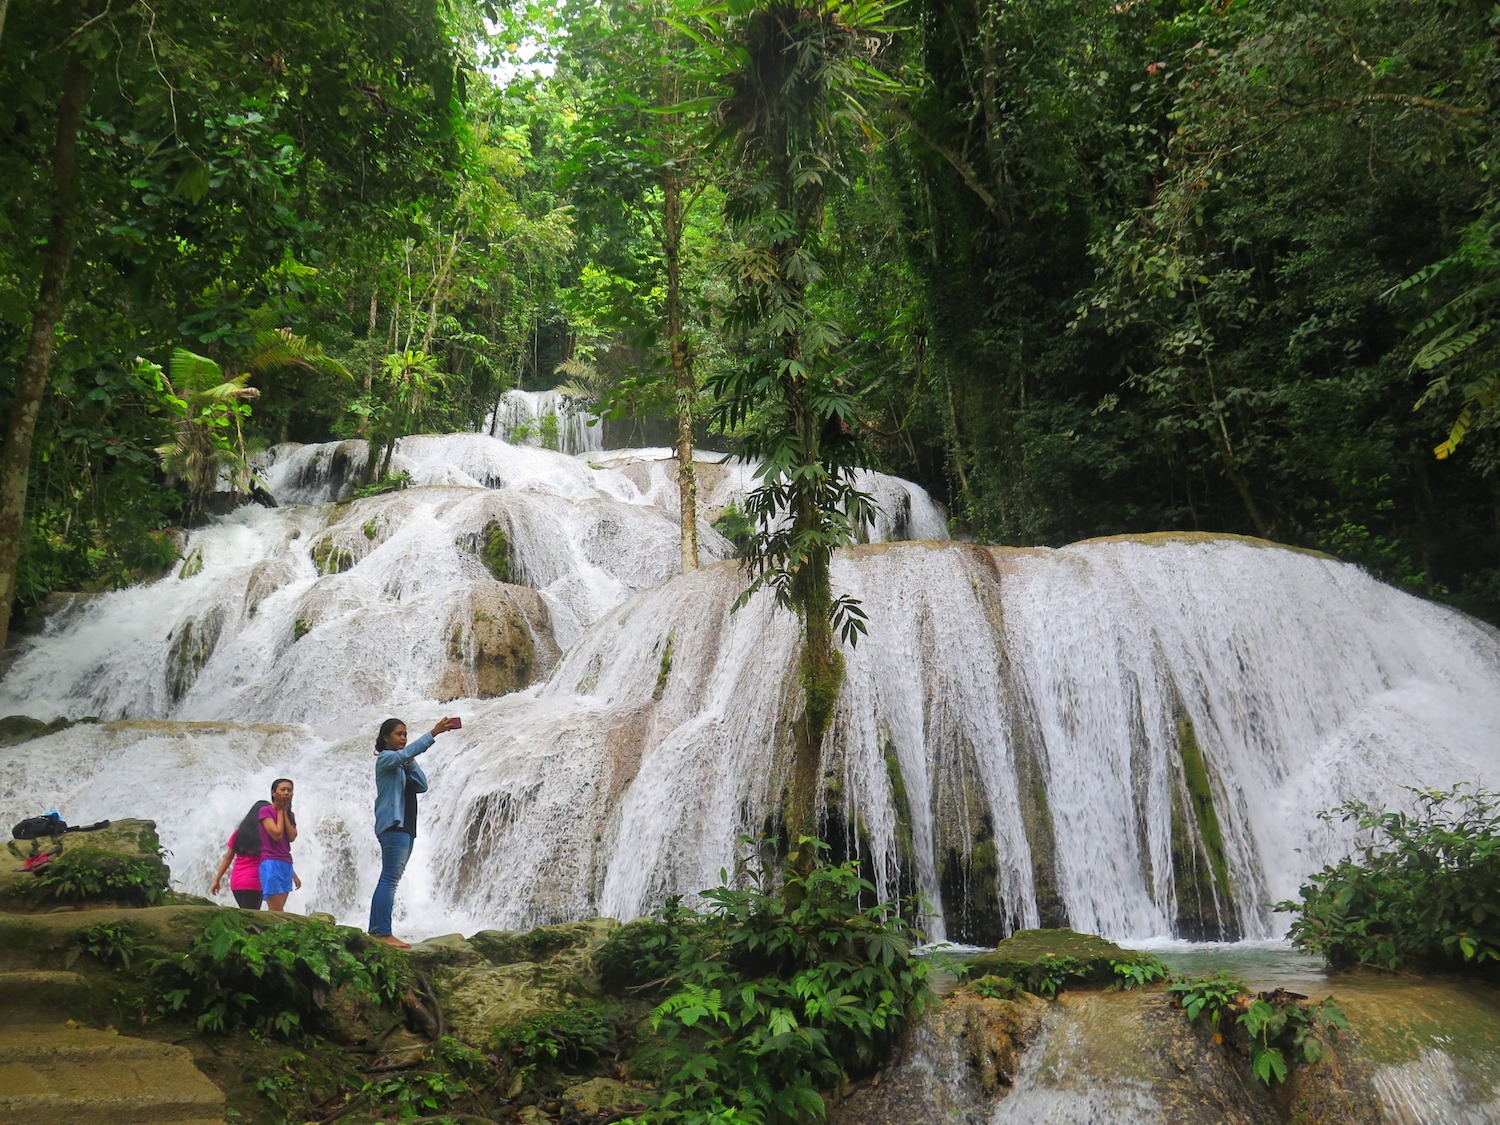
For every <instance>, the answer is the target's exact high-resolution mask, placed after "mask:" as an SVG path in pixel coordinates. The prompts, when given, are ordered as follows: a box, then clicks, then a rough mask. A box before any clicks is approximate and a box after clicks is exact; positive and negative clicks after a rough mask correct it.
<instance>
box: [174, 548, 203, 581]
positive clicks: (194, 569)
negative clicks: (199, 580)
mask: <svg viewBox="0 0 1500 1125" xmlns="http://www.w3.org/2000/svg"><path fill="white" fill-rule="evenodd" d="M202 573H203V548H202V547H194V548H193V549H192V551H190V552H189V553H188V556H187V558H185V559H183V560H182V569H181V570H179V571H178V572H177V577H178V578H192V577H194V576H196V575H199V574H202Z"/></svg>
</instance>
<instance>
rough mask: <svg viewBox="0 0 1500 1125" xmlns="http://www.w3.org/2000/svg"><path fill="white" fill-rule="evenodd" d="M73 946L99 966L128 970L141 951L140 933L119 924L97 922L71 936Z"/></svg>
mask: <svg viewBox="0 0 1500 1125" xmlns="http://www.w3.org/2000/svg"><path fill="white" fill-rule="evenodd" d="M73 944H74V945H75V946H76V947H77V948H78V949H79V950H81V951H82V952H84V953H87V954H88V955H89V956H91V957H93V958H94V960H96V961H98V962H99V963H100V964H101V965H107V966H109V967H110V968H112V969H126V970H128V969H129V968H130V962H131V960H132V959H133V958H138V957H139V956H140V954H141V951H142V949H143V942H142V938H141V935H140V933H139V932H138V931H137V930H135V929H133V928H131V927H130V926H128V925H125V924H123V923H119V922H98V923H96V924H94V925H92V926H88V927H85V928H84V929H82V930H79V931H77V932H76V933H75V934H74V935H73Z"/></svg>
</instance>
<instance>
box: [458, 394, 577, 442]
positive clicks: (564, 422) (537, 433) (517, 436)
mask: <svg viewBox="0 0 1500 1125" xmlns="http://www.w3.org/2000/svg"><path fill="white" fill-rule="evenodd" d="M480 432H481V433H484V434H488V435H489V436H490V437H496V438H500V439H501V440H503V441H506V442H508V443H510V444H511V445H530V446H539V447H541V448H543V449H553V450H556V451H557V452H559V453H567V454H575V453H591V452H593V451H595V450H599V449H603V448H604V427H603V426H602V425H600V420H599V418H598V417H597V416H596V415H594V414H591V413H590V412H589V411H588V410H587V409H586V408H585V406H584V404H583V401H582V400H581V399H579V398H577V397H576V396H574V395H571V394H568V393H567V392H566V391H520V390H513V391H506V392H505V393H504V394H503V395H501V396H500V401H499V402H497V403H496V404H495V409H494V410H492V411H491V412H490V414H489V416H488V417H486V418H485V420H484V425H483V426H481V427H480Z"/></svg>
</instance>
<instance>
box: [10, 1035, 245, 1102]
mask: <svg viewBox="0 0 1500 1125" xmlns="http://www.w3.org/2000/svg"><path fill="white" fill-rule="evenodd" d="M0 1121H24V1122H26V1123H27V1125H95V1123H97V1125H206V1123H208V1122H212V1123H213V1125H223V1122H224V1094H223V1092H222V1091H220V1090H219V1088H218V1087H217V1086H215V1085H214V1084H213V1083H212V1082H210V1081H209V1080H208V1078H207V1077H206V1076H205V1075H204V1074H203V1073H202V1072H201V1071H199V1070H198V1068H197V1067H196V1066H194V1065H193V1057H192V1055H191V1054H190V1053H189V1052H188V1050H187V1049H186V1048H185V1047H175V1046H172V1045H171V1044H169V1043H157V1042H154V1041H152V1040H149V1039H134V1038H131V1037H130V1036H126V1035H116V1034H114V1033H112V1032H107V1031H96V1030H94V1029H92V1028H66V1027H64V1028H57V1027H55V1026H47V1027H7V1028H4V1029H0Z"/></svg>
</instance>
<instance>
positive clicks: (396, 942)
mask: <svg viewBox="0 0 1500 1125" xmlns="http://www.w3.org/2000/svg"><path fill="white" fill-rule="evenodd" d="M371 936H372V937H374V935H373V934H372V935H371ZM375 940H376V941H380V942H384V943H385V944H386V945H389V946H394V947H395V948H396V949H410V948H411V942H409V941H402V940H401V939H400V938H398V937H397V936H396V935H395V934H383V935H381V936H380V937H376V938H375Z"/></svg>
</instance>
